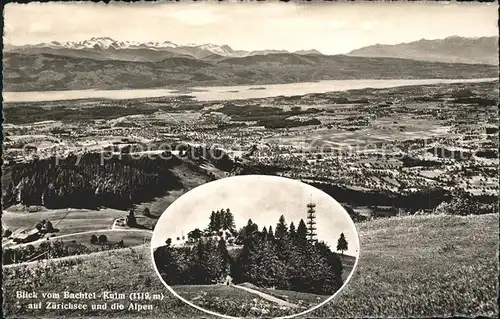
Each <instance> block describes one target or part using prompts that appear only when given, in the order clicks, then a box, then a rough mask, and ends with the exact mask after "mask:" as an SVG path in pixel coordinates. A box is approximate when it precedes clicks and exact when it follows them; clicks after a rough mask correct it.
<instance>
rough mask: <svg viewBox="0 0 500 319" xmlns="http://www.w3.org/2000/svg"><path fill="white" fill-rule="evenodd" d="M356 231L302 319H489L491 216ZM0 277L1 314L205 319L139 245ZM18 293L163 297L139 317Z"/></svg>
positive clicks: (493, 282) (407, 221)
mask: <svg viewBox="0 0 500 319" xmlns="http://www.w3.org/2000/svg"><path fill="white" fill-rule="evenodd" d="M357 227H358V231H359V234H360V247H361V248H360V260H359V264H358V267H357V269H356V270H355V273H354V275H353V278H352V279H351V282H350V283H349V284H348V285H347V287H346V288H345V289H344V290H343V291H342V292H340V293H339V295H338V296H337V297H336V298H335V299H334V300H333V301H332V302H331V303H329V304H328V305H326V306H324V307H322V308H320V309H318V310H316V311H314V312H313V313H311V314H308V315H307V317H314V316H318V317H325V316H326V317H332V316H334V317H441V316H442V317H449V316H460V315H461V316H480V315H482V316H487V317H497V315H498V306H497V302H496V301H497V297H498V236H499V233H498V214H494V215H481V216H467V217H459V216H443V215H439V216H413V217H395V218H391V219H380V220H374V221H369V222H364V223H360V224H358V225H357ZM102 273H106V276H104V277H103V276H100V275H99V274H102ZM4 276H5V277H4V278H5V280H4V287H5V291H6V292H7V293H6V294H5V299H4V300H5V304H4V311H5V313H6V315H7V317H12V316H20V315H21V316H22V317H37V318H40V317H46V318H49V317H50V318H52V317H54V316H63V315H70V314H71V316H78V315H85V316H92V315H97V314H100V315H101V317H120V318H140V317H141V316H142V317H144V316H146V317H157V318H201V317H204V318H207V317H210V316H207V315H206V314H204V313H202V312H199V311H197V310H195V309H192V308H191V307H189V306H187V305H184V304H183V303H182V302H181V301H179V300H177V299H176V298H175V297H174V296H171V295H170V293H169V292H168V291H167V289H165V288H164V287H163V286H162V284H161V282H160V281H159V279H158V278H157V276H156V274H155V272H154V271H153V266H152V262H151V254H150V251H149V247H147V246H141V247H135V248H126V249H121V250H114V251H107V252H100V253H95V254H91V255H87V256H79V257H71V258H65V259H62V260H51V261H44V262H38V263H32V264H23V265H14V266H7V267H4ZM18 290H26V291H34V290H36V291H37V292H40V293H41V292H44V291H46V292H62V291H64V290H67V291H71V292H78V291H88V292H97V293H98V294H99V293H101V292H102V291H113V292H123V293H127V294H128V293H131V292H150V293H163V295H164V299H163V300H162V301H150V302H148V303H149V304H152V305H154V309H153V310H148V311H142V312H140V313H138V312H136V311H133V310H129V311H128V310H126V309H125V310H123V311H108V312H103V311H102V310H94V311H92V310H88V311H86V312H83V310H81V311H75V310H73V311H68V310H44V309H42V310H27V309H26V307H27V305H28V303H30V302H34V301H37V300H31V301H30V300H27V299H16V298H15V295H14V292H15V291H18ZM253 298H254V297H253V296H252V299H253ZM100 302H102V300H101V301H100ZM251 302H252V301H251V299H250V300H248V302H247V303H251ZM109 303H111V302H109ZM124 303H125V306H128V303H129V302H128V301H124ZM143 303H146V302H143ZM225 304H227V305H228V307H229V306H230V304H231V300H229V299H224V300H222V299H221V300H220V307H224V305H225ZM19 309H22V310H19ZM269 315H273V314H269Z"/></svg>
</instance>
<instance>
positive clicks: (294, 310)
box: [151, 175, 359, 318]
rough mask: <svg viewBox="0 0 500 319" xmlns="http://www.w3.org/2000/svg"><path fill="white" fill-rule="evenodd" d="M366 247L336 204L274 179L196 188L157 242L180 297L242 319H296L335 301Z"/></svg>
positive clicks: (161, 223) (158, 259)
mask: <svg viewBox="0 0 500 319" xmlns="http://www.w3.org/2000/svg"><path fill="white" fill-rule="evenodd" d="M220 206H222V207H227V208H219V209H217V207H220ZM211 209H213V210H211ZM358 245H359V244H358V237H357V233H356V228H355V226H354V223H353V221H352V220H351V218H350V216H349V214H348V213H347V211H346V210H345V209H344V208H343V207H342V205H340V204H339V203H337V202H336V201H335V200H334V199H333V198H332V197H331V196H329V195H328V194H326V193H324V192H322V191H320V190H319V189H317V188H315V187H312V186H310V185H307V184H305V183H302V182H300V181H297V180H293V179H288V178H283V177H277V176H269V175H246V176H233V177H230V178H224V179H221V180H217V181H213V182H210V183H207V184H205V185H203V186H200V187H197V188H195V189H193V190H191V191H190V192H188V193H186V194H185V195H183V196H181V197H180V198H179V199H178V200H177V201H175V202H174V203H173V204H172V205H170V206H169V207H168V209H167V210H166V211H165V212H164V213H163V214H162V215H161V217H160V218H159V219H158V223H157V225H156V227H155V230H154V233H153V237H152V239H151V247H152V254H153V259H154V263H155V266H156V269H157V271H158V274H159V276H160V277H161V279H162V281H163V282H164V284H165V285H167V286H168V288H169V289H170V290H171V291H172V292H173V293H175V294H177V295H178V296H179V297H180V298H182V299H183V301H184V302H186V303H188V304H190V305H193V306H194V307H196V306H198V307H199V308H201V309H202V310H205V311H206V312H208V313H215V314H222V315H225V316H231V317H234V318H241V317H242V316H245V317H252V318H253V317H260V316H268V315H269V314H271V313H272V315H274V316H290V315H294V314H301V313H306V312H308V310H310V309H311V308H313V307H316V306H320V305H321V304H322V303H326V302H328V301H329V300H330V299H332V298H333V295H334V294H335V293H336V292H337V291H339V290H340V289H341V287H342V286H344V284H346V283H347V281H348V280H349V275H350V274H351V273H352V271H353V270H354V267H355V264H356V259H357V254H358V252H359V248H358ZM252 295H253V299H252V302H251V303H247V301H248V300H249V299H250V298H251V297H252ZM220 299H228V300H227V302H226V303H224V304H222V303H219V302H217V300H220ZM229 302H231V306H230V307H228V305H227V303H229ZM221 305H223V307H221Z"/></svg>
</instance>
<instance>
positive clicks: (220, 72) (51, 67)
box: [3, 52, 498, 92]
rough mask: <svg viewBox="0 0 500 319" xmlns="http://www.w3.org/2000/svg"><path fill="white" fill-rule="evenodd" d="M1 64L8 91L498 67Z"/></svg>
mask: <svg viewBox="0 0 500 319" xmlns="http://www.w3.org/2000/svg"><path fill="white" fill-rule="evenodd" d="M212 58H213V57H212ZM3 63H4V82H3V83H4V91H10V92H12V91H44V90H56V91H57V90H76V89H126V88H157V87H165V86H168V87H188V86H209V85H214V86H218V85H244V84H273V83H292V82H309V81H320V80H346V79H419V78H427V79H428V78H485V77H497V76H498V68H497V67H495V66H490V65H471V64H450V63H435V62H425V61H415V60H405V59H392V58H365V57H351V56H344V55H337V56H321V55H300V54H291V53H282V54H268V55H252V56H248V57H240V58H224V59H220V58H215V59H214V60H212V61H210V59H209V60H204V61H202V60H197V59H194V58H186V57H167V58H165V59H162V60H160V61H156V62H141V61H137V62H130V61H118V60H99V59H91V58H84V57H68V56H62V55H54V54H46V53H43V54H24V53H9V52H7V53H5V54H4V60H3Z"/></svg>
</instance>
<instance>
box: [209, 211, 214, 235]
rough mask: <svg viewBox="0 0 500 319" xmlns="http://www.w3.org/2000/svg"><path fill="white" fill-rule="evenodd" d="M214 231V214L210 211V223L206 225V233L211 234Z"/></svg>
mask: <svg viewBox="0 0 500 319" xmlns="http://www.w3.org/2000/svg"><path fill="white" fill-rule="evenodd" d="M214 230H215V212H214V211H212V213H211V214H210V222H209V223H208V231H209V232H212V231H214Z"/></svg>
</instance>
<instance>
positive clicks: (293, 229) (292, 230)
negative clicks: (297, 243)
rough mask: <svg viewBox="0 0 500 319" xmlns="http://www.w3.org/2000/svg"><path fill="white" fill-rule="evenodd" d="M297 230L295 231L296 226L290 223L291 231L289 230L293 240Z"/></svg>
mask: <svg viewBox="0 0 500 319" xmlns="http://www.w3.org/2000/svg"><path fill="white" fill-rule="evenodd" d="M296 233H297V232H296V230H295V224H294V223H293V222H291V223H290V230H289V234H290V237H291V238H294V237H295V235H296Z"/></svg>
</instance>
